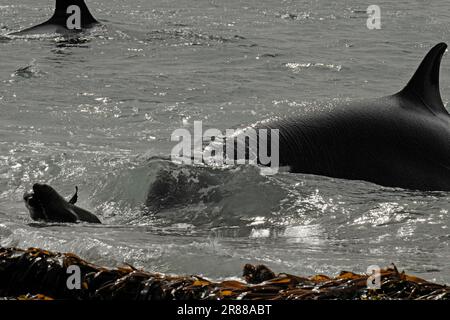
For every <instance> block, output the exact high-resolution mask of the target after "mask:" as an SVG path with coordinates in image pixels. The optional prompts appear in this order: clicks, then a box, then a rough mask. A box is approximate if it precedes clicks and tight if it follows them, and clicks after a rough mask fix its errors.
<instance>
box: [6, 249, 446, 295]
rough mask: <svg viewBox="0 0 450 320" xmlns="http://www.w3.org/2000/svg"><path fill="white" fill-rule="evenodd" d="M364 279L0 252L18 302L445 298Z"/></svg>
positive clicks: (406, 281) (399, 278)
mask: <svg viewBox="0 0 450 320" xmlns="http://www.w3.org/2000/svg"><path fill="white" fill-rule="evenodd" d="M69 266H78V267H79V270H80V276H81V284H82V285H81V288H80V289H74V290H70V289H69V288H68V286H67V279H68V276H69V275H68V273H67V268H68V267H69ZM368 278H369V275H364V274H356V273H352V272H348V271H343V272H341V274H339V275H338V276H337V277H328V276H326V275H315V276H312V277H299V276H294V275H290V274H284V273H280V274H278V275H276V274H275V273H274V272H273V271H271V270H270V269H269V268H267V267H266V266H263V265H258V266H253V265H250V264H247V265H245V266H244V272H243V280H242V281H236V280H226V281H221V282H219V281H212V280H209V279H205V278H203V277H200V276H171V275H163V274H158V273H150V272H145V271H142V270H137V269H136V268H133V267H132V266H126V267H123V268H115V269H109V268H104V267H100V266H96V265H94V264H92V263H89V262H87V261H85V260H83V259H81V258H79V257H78V256H76V255H74V254H71V253H53V252H49V251H45V250H41V249H36V248H30V249H27V250H22V249H17V248H0V297H4V298H5V297H6V298H14V299H19V300H52V299H76V300H115V299H120V300H193V299H195V300H208V299H214V300H218V299H219V300H220V299H225V300H230V299H231V300H235V299H245V300H320V299H333V300H334V299H339V300H340V299H342V300H392V299H405V300H449V299H450V287H449V286H446V285H440V284H436V283H431V282H428V281H426V280H424V279H420V278H417V277H414V276H410V275H407V274H405V273H404V272H399V271H398V270H397V268H396V267H395V266H394V265H392V266H390V267H388V268H386V269H383V270H381V286H380V288H379V289H376V290H375V289H368V287H367V280H368Z"/></svg>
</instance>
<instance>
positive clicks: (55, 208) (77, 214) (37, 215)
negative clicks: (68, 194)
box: [23, 183, 101, 223]
mask: <svg viewBox="0 0 450 320" xmlns="http://www.w3.org/2000/svg"><path fill="white" fill-rule="evenodd" d="M75 189H76V192H75V194H74V195H73V197H72V198H71V199H70V200H69V201H66V199H64V198H63V197H62V196H60V195H59V194H58V193H57V192H56V191H55V189H53V188H52V187H50V186H48V185H45V184H38V183H37V184H35V185H33V192H31V193H25V194H24V196H23V199H24V201H25V205H26V207H27V209H28V210H29V211H30V216H31V219H33V220H35V221H47V222H71V223H75V222H79V221H84V222H90V223H101V221H100V220H99V219H98V218H97V217H96V216H95V215H94V214H92V213H90V212H88V211H86V210H84V209H82V208H80V207H77V206H76V205H75V203H76V202H77V200H78V187H76V188H75Z"/></svg>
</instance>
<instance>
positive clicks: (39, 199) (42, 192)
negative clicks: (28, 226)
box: [23, 183, 59, 220]
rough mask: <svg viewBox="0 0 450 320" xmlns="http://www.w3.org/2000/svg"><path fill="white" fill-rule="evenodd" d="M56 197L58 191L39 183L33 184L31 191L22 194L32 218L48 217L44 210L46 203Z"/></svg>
mask: <svg viewBox="0 0 450 320" xmlns="http://www.w3.org/2000/svg"><path fill="white" fill-rule="evenodd" d="M58 198H59V195H58V193H57V192H56V191H55V190H54V189H53V188H52V187H50V186H48V185H45V184H39V183H36V184H35V185H33V192H27V193H25V194H24V195H23V200H24V201H25V206H26V207H27V209H28V211H30V216H31V218H32V219H33V220H46V219H47V218H48V217H47V215H46V211H45V208H46V206H47V204H49V203H51V202H52V201H54V200H56V199H58Z"/></svg>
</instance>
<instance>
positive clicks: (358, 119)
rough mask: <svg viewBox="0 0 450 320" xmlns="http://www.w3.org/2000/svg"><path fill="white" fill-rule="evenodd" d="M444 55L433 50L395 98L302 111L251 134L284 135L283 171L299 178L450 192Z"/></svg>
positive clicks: (441, 50) (281, 150)
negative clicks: (443, 97)
mask: <svg viewBox="0 0 450 320" xmlns="http://www.w3.org/2000/svg"><path fill="white" fill-rule="evenodd" d="M446 48H447V45H446V44H445V43H440V44H438V45H436V46H435V47H433V48H432V49H431V50H430V51H429V53H428V54H427V55H426V57H425V58H424V59H423V61H422V63H421V64H420V66H419V68H418V69H417V71H416V73H415V74H414V76H413V77H412V79H411V80H410V81H409V83H408V85H407V86H406V87H405V88H404V89H403V90H401V91H400V92H398V93H396V94H394V95H391V96H386V97H382V98H378V99H371V100H361V101H354V102H345V103H342V104H336V105H331V106H325V107H317V108H315V109H309V110H305V111H299V114H298V116H295V117H291V118H284V119H283V118H281V119H275V120H269V121H265V122H261V123H259V124H256V125H254V126H252V127H253V128H256V129H278V130H279V157H280V158H279V160H280V166H287V167H289V168H290V172H293V173H305V174H315V175H323V176H328V177H334V178H342V179H349V180H364V181H369V182H373V183H376V184H379V185H382V186H387V187H400V188H405V189H413V190H422V191H450V115H449V113H448V111H447V110H446V109H445V107H444V105H443V103H442V100H441V96H440V92H439V68H440V62H441V59H442V56H443V54H444V52H445V50H446ZM269 140H270V139H269Z"/></svg>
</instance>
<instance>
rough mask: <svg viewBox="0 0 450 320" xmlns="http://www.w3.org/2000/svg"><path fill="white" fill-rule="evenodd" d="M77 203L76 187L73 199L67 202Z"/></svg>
mask: <svg viewBox="0 0 450 320" xmlns="http://www.w3.org/2000/svg"><path fill="white" fill-rule="evenodd" d="M77 201H78V187H77V186H75V194H74V195H73V197H72V198H71V199H70V200H69V203H70V204H75V203H77Z"/></svg>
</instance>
